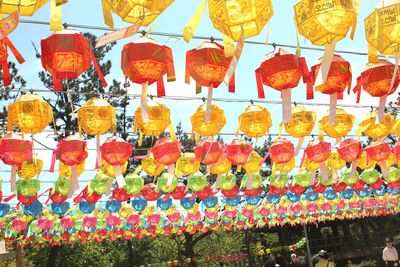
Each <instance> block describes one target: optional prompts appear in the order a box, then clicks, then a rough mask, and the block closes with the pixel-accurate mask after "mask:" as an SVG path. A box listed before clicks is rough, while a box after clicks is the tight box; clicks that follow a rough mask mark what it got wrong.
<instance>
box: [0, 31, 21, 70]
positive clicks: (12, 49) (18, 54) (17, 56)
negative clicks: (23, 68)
mask: <svg viewBox="0 0 400 267" xmlns="http://www.w3.org/2000/svg"><path fill="white" fill-rule="evenodd" d="M3 41H4V42H5V43H6V45H7V46H8V48H10V50H11V52H12V53H13V55H14V57H15V58H16V59H17V61H18V63H19V64H22V63H24V62H25V58H24V57H23V56H22V55H21V53H20V52H19V51H18V50H17V48H15V46H14V44H13V43H12V42H11V40H10V39H8V37H7V36H6V37H4V38H3Z"/></svg>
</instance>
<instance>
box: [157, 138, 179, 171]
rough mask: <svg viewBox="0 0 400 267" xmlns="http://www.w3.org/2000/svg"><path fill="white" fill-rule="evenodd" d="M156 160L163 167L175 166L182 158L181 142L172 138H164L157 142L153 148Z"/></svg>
mask: <svg viewBox="0 0 400 267" xmlns="http://www.w3.org/2000/svg"><path fill="white" fill-rule="evenodd" d="M151 152H152V153H153V156H154V160H155V161H156V162H157V163H159V164H163V165H172V164H174V163H175V162H176V161H177V160H178V159H179V157H180V156H181V142H179V141H176V140H172V139H171V138H168V137H167V138H162V139H159V140H157V142H156V143H155V144H154V146H153V147H152V148H151Z"/></svg>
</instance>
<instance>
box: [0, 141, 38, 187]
mask: <svg viewBox="0 0 400 267" xmlns="http://www.w3.org/2000/svg"><path fill="white" fill-rule="evenodd" d="M0 159H1V160H2V161H3V163H4V164H6V165H11V166H12V167H11V179H10V180H11V191H12V192H15V190H16V187H15V185H16V184H15V183H16V170H17V165H20V164H22V163H23V162H24V161H27V160H31V159H32V142H31V141H28V140H24V139H23V138H22V136H21V135H20V134H14V133H9V134H6V135H5V136H4V137H3V138H1V139H0Z"/></svg>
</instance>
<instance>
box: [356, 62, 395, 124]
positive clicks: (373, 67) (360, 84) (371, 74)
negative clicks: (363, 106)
mask: <svg viewBox="0 0 400 267" xmlns="http://www.w3.org/2000/svg"><path fill="white" fill-rule="evenodd" d="M394 71H395V66H394V65H393V64H392V63H390V62H389V61H387V60H383V59H381V60H379V62H378V63H368V64H367V65H366V67H365V69H364V71H363V72H362V73H361V75H360V77H358V78H357V85H356V86H355V87H354V89H353V92H354V93H357V103H359V102H360V97H361V88H363V89H364V91H366V92H367V93H369V94H370V95H371V96H374V97H379V98H380V101H379V109H378V118H379V122H382V120H383V114H384V112H385V105H386V99H387V97H388V96H389V95H391V94H393V93H394V92H395V91H396V89H397V87H398V86H399V77H398V75H395V76H394V77H393V75H394Z"/></svg>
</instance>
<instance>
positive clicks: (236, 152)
mask: <svg viewBox="0 0 400 267" xmlns="http://www.w3.org/2000/svg"><path fill="white" fill-rule="evenodd" d="M225 151H226V158H227V159H228V160H229V161H230V162H232V164H233V165H236V166H241V165H244V164H245V163H246V162H247V161H248V159H249V157H250V154H251V152H252V151H253V147H252V146H251V145H250V144H249V143H247V142H246V141H244V140H240V139H234V140H233V141H232V143H231V144H230V145H227V146H225Z"/></svg>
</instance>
